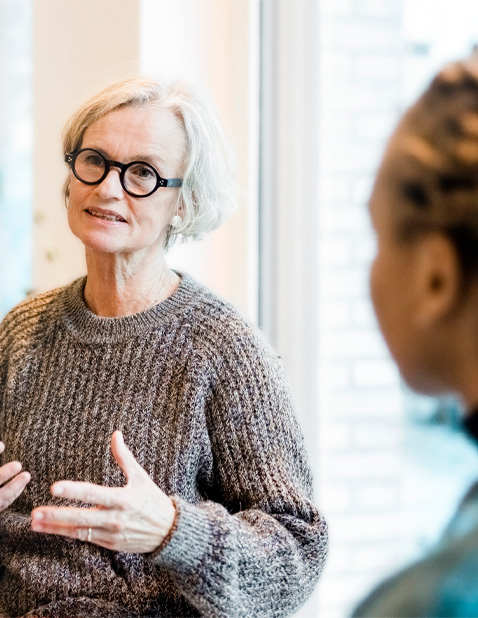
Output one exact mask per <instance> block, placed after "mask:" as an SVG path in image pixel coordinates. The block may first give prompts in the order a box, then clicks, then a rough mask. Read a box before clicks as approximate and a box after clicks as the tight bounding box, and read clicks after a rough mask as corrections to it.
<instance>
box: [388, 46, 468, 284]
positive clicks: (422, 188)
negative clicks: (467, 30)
mask: <svg viewBox="0 0 478 618" xmlns="http://www.w3.org/2000/svg"><path fill="white" fill-rule="evenodd" d="M390 143H391V145H393V148H394V156H393V162H392V161H390V163H391V165H390V169H391V168H393V171H392V173H391V177H392V178H391V180H392V182H393V183H394V185H395V186H394V194H395V195H396V196H398V203H397V205H396V207H397V215H398V221H399V225H398V231H399V235H400V236H401V237H402V238H404V239H406V238H409V237H411V236H413V235H416V234H417V233H420V232H421V231H423V230H426V229H428V230H429V229H434V228H437V229H442V230H443V231H445V232H446V233H448V234H449V236H450V238H451V239H452V241H453V243H454V244H455V246H456V249H457V251H458V253H459V255H460V257H461V259H462V263H463V266H464V267H465V268H466V269H467V270H470V269H472V270H473V271H475V272H478V56H477V55H476V54H474V55H473V56H471V57H470V58H469V59H467V60H465V61H462V62H456V63H454V64H451V65H449V66H447V67H445V68H444V69H443V70H442V71H440V73H438V75H437V76H436V77H435V78H434V79H433V81H432V82H431V84H430V86H429V87H428V89H427V90H426V91H425V92H424V94H423V95H422V96H421V97H420V98H419V99H418V101H417V102H416V103H415V104H414V105H413V106H412V107H411V108H410V109H409V110H408V112H407V113H406V114H405V116H404V117H403V119H402V121H401V123H400V125H399V127H398V129H397V131H396V133H395V134H394V136H393V137H392V140H391V142H390Z"/></svg>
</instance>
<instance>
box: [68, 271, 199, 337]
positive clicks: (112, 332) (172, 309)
mask: <svg viewBox="0 0 478 618" xmlns="http://www.w3.org/2000/svg"><path fill="white" fill-rule="evenodd" d="M177 274H178V275H179V276H180V277H181V282H180V284H179V287H178V288H177V290H176V291H175V292H174V294H172V296H170V297H169V298H167V299H166V300H165V301H163V302H162V303H160V304H158V305H155V306H154V307H150V308H149V309H147V310H146V311H141V312H139V313H135V314H133V315H128V316H124V317H118V318H109V317H100V316H97V315H96V314H94V313H93V312H92V311H91V310H90V309H89V308H88V306H87V305H86V303H85V299H84V289H85V284H86V277H81V278H80V279H77V280H76V281H74V282H73V283H72V284H71V285H69V286H68V287H66V288H64V290H63V294H62V303H61V310H60V320H62V321H63V322H64V325H65V327H66V329H67V330H68V331H69V333H70V334H71V335H72V336H73V337H75V338H76V339H79V340H81V341H83V342H84V343H95V344H103V343H114V342H119V341H123V340H125V339H128V338H130V337H135V336H138V335H141V334H142V333H144V332H146V331H148V330H149V331H151V329H153V328H159V327H161V326H162V325H164V324H166V323H168V322H170V321H171V319H174V317H175V316H178V314H179V313H181V312H182V311H183V310H184V309H185V308H186V307H187V306H188V305H190V304H191V303H192V301H193V300H194V299H195V298H197V295H198V293H200V292H201V291H203V290H204V288H202V286H200V285H199V284H197V283H196V282H195V281H194V279H193V278H192V277H190V276H189V275H186V274H182V273H177Z"/></svg>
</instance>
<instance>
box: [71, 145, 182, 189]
mask: <svg viewBox="0 0 478 618" xmlns="http://www.w3.org/2000/svg"><path fill="white" fill-rule="evenodd" d="M65 161H66V162H67V163H68V164H69V165H70V167H71V169H72V170H73V174H74V175H75V176H76V178H78V180H79V181H80V182H83V183H84V184H85V185H99V184H100V182H103V180H104V179H105V178H106V176H108V174H109V172H110V169H111V168H112V167H118V168H119V169H120V182H121V186H122V187H123V189H124V190H125V191H126V193H129V195H132V196H133V197H148V195H151V194H152V193H154V192H155V191H156V189H159V187H181V186H182V184H183V180H182V178H169V179H168V178H161V176H160V175H159V174H158V172H157V171H156V170H155V169H154V167H153V166H152V165H150V164H149V163H145V162H144V161H131V163H120V162H119V161H110V160H109V159H107V158H106V157H105V156H104V155H103V154H102V153H101V152H99V151H98V150H94V149H93V148H82V149H81V150H77V151H76V152H69V153H67V154H66V155H65Z"/></svg>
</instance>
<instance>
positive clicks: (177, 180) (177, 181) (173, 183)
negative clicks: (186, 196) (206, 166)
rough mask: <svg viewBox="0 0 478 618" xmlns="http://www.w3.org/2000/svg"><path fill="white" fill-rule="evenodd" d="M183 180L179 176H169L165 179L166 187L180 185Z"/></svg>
mask: <svg viewBox="0 0 478 618" xmlns="http://www.w3.org/2000/svg"><path fill="white" fill-rule="evenodd" d="M182 185H183V181H182V179H181V178H170V179H169V180H167V181H166V187H182Z"/></svg>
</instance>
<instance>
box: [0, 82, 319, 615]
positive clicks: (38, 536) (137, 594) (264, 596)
mask: <svg viewBox="0 0 478 618" xmlns="http://www.w3.org/2000/svg"><path fill="white" fill-rule="evenodd" d="M64 154H65V160H66V162H67V164H68V166H69V168H70V173H69V176H68V180H67V183H66V186H65V195H66V201H67V206H68V221H69V224H70V228H71V230H72V232H73V233H74V234H75V235H76V236H77V237H78V238H79V239H80V240H81V241H82V242H83V244H84V245H85V248H86V260H87V276H86V277H85V278H82V279H79V280H77V281H75V282H74V283H73V284H71V285H69V286H67V287H65V288H62V289H59V290H54V291H52V292H48V293H45V294H42V295H40V296H37V297H34V298H31V299H28V300H27V301H25V302H23V303H22V304H20V305H19V306H18V307H16V308H15V309H14V310H13V311H12V312H10V314H9V315H8V316H7V317H6V318H5V320H4V322H3V323H2V325H1V328H0V384H1V388H2V392H1V399H0V402H1V410H0V430H1V435H2V439H4V440H5V442H6V443H8V446H9V453H10V454H11V455H12V457H15V458H16V459H18V460H19V461H21V462H22V464H23V465H24V467H25V469H26V470H28V471H29V472H30V473H31V481H30V483H29V484H28V485H27V486H26V488H25V490H24V491H23V493H22V494H21V496H20V497H19V498H18V499H17V501H16V502H14V503H13V505H12V506H11V507H10V508H8V509H7V510H5V511H4V512H3V513H2V514H1V515H0V534H1V547H2V551H1V565H2V574H1V578H0V614H1V615H2V616H20V615H29V616H36V617H37V616H51V617H53V616H54V617H61V618H65V617H66V616H68V617H73V616H89V617H91V616H101V617H102V618H104V617H106V616H111V617H113V616H171V617H172V616H211V617H212V616H228V617H235V616H246V615H247V616H255V617H256V616H257V617H259V616H285V615H288V614H290V613H291V612H292V611H293V610H294V609H295V608H297V607H298V606H299V605H300V604H301V603H302V602H303V600H304V599H305V598H306V597H307V596H308V595H309V593H310V592H311V590H312V588H313V586H314V584H315V581H316V579H317V577H318V575H319V573H320V571H321V569H322V566H323V564H324V560H325V555H326V547H327V534H326V525H325V522H324V520H323V518H322V516H321V515H320V514H319V513H318V511H317V510H316V508H315V507H314V505H313V503H312V495H311V477H310V472H309V468H308V464H307V458H306V455H305V452H304V446H303V441H302V437H301V435H300V431H299V429H298V426H297V422H296V419H295V417H294V414H293V412H292V407H291V403H290V398H289V392H288V388H287V385H286V382H285V379H284V375H283V371H282V369H281V367H280V365H279V362H278V360H277V357H276V356H275V354H274V353H273V352H272V350H271V349H270V348H269V347H268V345H267V344H266V343H265V342H264V341H263V339H262V337H261V336H260V335H259V334H258V333H257V332H256V331H255V330H254V329H253V328H252V327H251V326H249V325H248V324H247V323H245V322H244V320H243V319H241V317H239V315H238V314H237V313H236V311H234V309H233V308H232V307H230V306H229V305H228V304H227V303H225V302H223V301H221V300H220V299H218V298H217V297H216V296H214V295H213V294H212V293H211V292H209V291H208V290H206V289H205V288H203V287H202V286H200V285H199V284H198V283H196V282H195V281H194V280H193V279H192V278H191V277H190V276H188V275H186V274H181V273H176V272H174V271H172V270H171V269H170V268H169V267H168V266H167V264H166V262H165V258H164V253H165V249H166V248H167V247H168V246H170V245H171V243H172V242H173V241H174V239H175V238H176V237H177V235H178V234H181V235H182V236H183V237H198V236H200V235H201V234H203V233H205V232H207V231H208V230H211V229H214V228H215V227H217V226H218V225H219V223H220V222H221V221H222V219H223V218H224V216H225V214H227V212H228V210H229V209H230V206H231V204H232V198H231V181H230V164H229V157H228V149H227V146H226V141H225V138H224V136H223V132H222V129H221V128H220V125H219V123H218V121H217V120H216V116H215V113H214V111H213V110H212V109H211V106H210V104H209V103H207V102H206V101H204V100H203V98H202V96H200V95H198V94H197V93H196V94H195V93H193V92H192V91H191V90H189V89H188V88H186V87H184V86H181V85H178V84H169V85H160V84H157V83H155V82H152V81H147V80H141V79H133V80H129V81H126V82H123V83H120V84H116V85H114V86H112V87H110V88H108V89H107V90H105V91H103V92H101V93H99V94H98V95H97V96H95V97H94V98H93V99H91V100H90V101H88V102H87V103H86V104H85V105H84V106H83V107H82V108H81V109H79V111H78V112H77V113H76V114H74V115H73V117H72V118H71V119H70V121H69V123H68V125H67V127H66V130H65V133H64ZM110 440H111V452H110ZM126 444H127V445H128V446H126ZM30 514H31V517H30Z"/></svg>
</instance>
